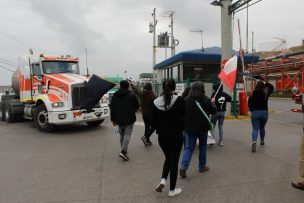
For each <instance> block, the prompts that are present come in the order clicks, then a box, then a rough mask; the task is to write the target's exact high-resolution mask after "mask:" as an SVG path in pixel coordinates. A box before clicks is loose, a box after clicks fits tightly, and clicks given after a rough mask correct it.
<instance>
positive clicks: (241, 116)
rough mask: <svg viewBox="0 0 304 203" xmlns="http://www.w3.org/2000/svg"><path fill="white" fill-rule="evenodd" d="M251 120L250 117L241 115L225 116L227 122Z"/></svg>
mask: <svg viewBox="0 0 304 203" xmlns="http://www.w3.org/2000/svg"><path fill="white" fill-rule="evenodd" d="M248 118H250V116H249V115H247V116H246V115H239V116H225V120H243V119H248Z"/></svg>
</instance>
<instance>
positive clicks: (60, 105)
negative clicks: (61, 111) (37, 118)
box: [52, 102, 63, 108]
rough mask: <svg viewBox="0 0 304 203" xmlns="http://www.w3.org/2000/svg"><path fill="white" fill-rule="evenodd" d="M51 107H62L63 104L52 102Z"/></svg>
mask: <svg viewBox="0 0 304 203" xmlns="http://www.w3.org/2000/svg"><path fill="white" fill-rule="evenodd" d="M52 107H54V108H58V107H63V102H54V103H52Z"/></svg>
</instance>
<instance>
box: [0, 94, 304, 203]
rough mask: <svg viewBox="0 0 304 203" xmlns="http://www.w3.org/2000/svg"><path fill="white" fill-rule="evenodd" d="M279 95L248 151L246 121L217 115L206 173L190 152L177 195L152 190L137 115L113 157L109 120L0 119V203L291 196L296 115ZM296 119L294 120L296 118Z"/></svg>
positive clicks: (303, 195) (156, 150)
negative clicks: (220, 122)
mask: <svg viewBox="0 0 304 203" xmlns="http://www.w3.org/2000/svg"><path fill="white" fill-rule="evenodd" d="M288 105H289V104H288V101H287V100H272V99H271V101H270V104H269V106H270V107H271V108H272V109H273V111H274V112H273V113H271V114H270V119H269V123H268V124H267V130H266V136H267V137H266V145H265V146H264V147H261V146H258V147H257V152H256V153H255V154H253V153H251V152H250V144H251V143H250V135H251V123H250V120H249V119H247V120H227V121H225V126H224V129H225V141H224V146H223V147H220V146H217V145H214V146H213V147H208V155H207V156H208V160H207V162H208V165H209V166H210V171H209V172H207V173H203V174H201V173H199V172H198V171H197V164H198V161H197V157H198V153H197V150H196V151H195V152H194V155H193V159H192V163H191V166H190V168H189V170H188V171H187V178H186V179H181V178H178V181H177V185H178V186H180V187H181V188H182V189H183V192H182V194H181V195H179V196H176V197H174V198H170V197H168V196H167V195H168V187H167V186H166V188H165V189H164V191H163V193H157V192H155V191H154V189H155V187H156V185H157V184H158V183H159V180H160V175H161V170H162V163H163V160H164V157H163V154H162V151H161V150H160V147H159V146H158V144H157V136H155V135H153V136H152V142H153V143H154V144H153V145H152V146H151V147H148V148H146V147H144V146H143V143H142V142H141V140H140V136H142V135H143V132H144V128H143V123H142V122H141V121H140V120H141V119H140V115H138V116H137V117H138V122H137V123H136V124H135V127H134V132H133V135H132V139H131V143H130V147H129V156H130V158H131V159H130V161H128V162H124V161H122V160H121V159H120V158H119V157H118V153H119V151H120V150H119V138H118V136H117V135H116V134H115V133H114V128H113V127H112V126H111V123H110V122H109V120H106V121H105V123H104V124H103V125H102V126H100V127H98V128H89V127H87V126H86V125H72V126H65V127H61V128H59V129H58V130H57V131H56V132H53V133H40V132H39V131H38V130H37V129H35V128H34V125H33V124H32V122H22V123H15V124H7V123H4V122H0V202H1V203H36V202H37V203H55V202H56V203H103V202H105V203H108V202H132V203H133V202H183V203H184V202H214V203H221V202H225V203H226V202H246V203H251V202H254V203H255V202H262V203H264V202H265V203H266V202H267V203H268V202H276V203H277V202H279V203H280V202H295V203H302V202H303V199H304V192H303V191H298V190H295V189H294V188H292V187H291V185H290V182H291V181H292V180H294V179H296V178H297V174H298V153H299V143H300V139H301V135H302V120H301V119H302V118H301V114H296V113H292V112H289V110H288ZM298 118H300V120H298Z"/></svg>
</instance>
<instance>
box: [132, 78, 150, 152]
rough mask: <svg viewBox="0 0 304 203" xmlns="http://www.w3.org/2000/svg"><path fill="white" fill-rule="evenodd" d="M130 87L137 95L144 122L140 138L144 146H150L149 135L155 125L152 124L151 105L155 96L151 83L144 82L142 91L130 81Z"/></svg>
mask: <svg viewBox="0 0 304 203" xmlns="http://www.w3.org/2000/svg"><path fill="white" fill-rule="evenodd" d="M131 88H132V90H133V91H134V92H135V94H136V95H137V96H138V97H139V100H140V107H141V114H142V118H143V121H144V124H145V134H144V136H142V137H141V139H142V141H143V143H144V145H145V146H150V145H151V144H152V142H151V140H150V136H151V135H152V134H153V132H154V131H155V127H154V126H153V125H152V107H153V101H154V99H156V96H155V94H154V92H153V91H152V84H151V83H146V84H145V85H144V87H143V91H141V90H140V89H138V88H137V87H136V86H135V85H134V84H133V83H132V82H131Z"/></svg>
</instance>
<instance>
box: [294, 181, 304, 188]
mask: <svg viewBox="0 0 304 203" xmlns="http://www.w3.org/2000/svg"><path fill="white" fill-rule="evenodd" d="M291 185H292V186H293V187H294V188H297V189H299V190H304V182H292V183H291Z"/></svg>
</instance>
